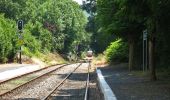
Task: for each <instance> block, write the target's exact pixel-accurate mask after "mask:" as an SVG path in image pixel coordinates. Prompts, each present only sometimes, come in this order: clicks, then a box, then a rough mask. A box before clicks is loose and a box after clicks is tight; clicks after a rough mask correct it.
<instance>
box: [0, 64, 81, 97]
mask: <svg viewBox="0 0 170 100" xmlns="http://www.w3.org/2000/svg"><path fill="white" fill-rule="evenodd" d="M77 66H78V64H72V65H68V66H65V67H63V68H61V69H59V70H57V71H55V72H53V73H51V74H50V75H48V76H44V77H42V78H41V79H38V80H37V81H34V82H31V83H30V84H28V85H26V86H23V87H22V88H20V89H19V90H16V91H14V92H12V93H11V94H9V95H7V96H4V97H3V98H1V99H26V98H32V99H42V98H43V97H44V96H46V94H47V93H49V92H50V91H51V90H52V89H53V87H54V86H55V85H56V84H57V83H59V82H60V81H61V80H62V79H63V78H64V77H65V76H66V75H67V74H68V73H69V72H71V71H72V70H74V68H76V67H77Z"/></svg>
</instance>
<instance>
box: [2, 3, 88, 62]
mask: <svg viewBox="0 0 170 100" xmlns="http://www.w3.org/2000/svg"><path fill="white" fill-rule="evenodd" d="M1 13H4V16H5V18H4V17H3V16H0V17H2V18H1V19H0V30H1V33H0V38H1V40H0V41H1V43H0V46H1V47H0V54H1V57H0V60H1V61H3V60H4V61H7V60H8V59H9V58H10V59H13V58H14V55H15V54H16V52H17V50H18V49H19V46H21V44H22V43H20V42H21V41H24V44H23V51H24V54H26V55H29V56H33V55H36V54H38V53H39V52H42V53H49V52H61V53H66V52H70V51H71V52H76V50H73V51H72V50H71V49H70V48H74V47H75V46H77V45H81V46H82V47H86V46H87V45H88V44H89V41H90V34H89V33H87V32H86V31H85V26H86V23H87V18H86V17H85V15H84V13H83V11H82V10H81V8H80V6H79V5H78V4H77V3H75V2H73V1H72V0H1V1H0V14H1ZM6 18H10V20H9V19H6ZM18 19H22V20H23V21H24V31H23V37H22V40H21V41H20V40H19V39H18V36H17V35H16V32H17V29H16V27H14V26H16V23H15V22H14V21H12V20H15V21H17V20H18ZM14 33H15V35H12V34H14ZM4 34H5V35H4ZM83 50H84V49H82V51H83ZM1 61H0V62H1Z"/></svg>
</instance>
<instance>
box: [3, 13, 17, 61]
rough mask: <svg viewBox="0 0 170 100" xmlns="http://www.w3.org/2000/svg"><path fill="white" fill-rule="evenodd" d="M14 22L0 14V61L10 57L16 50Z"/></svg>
mask: <svg viewBox="0 0 170 100" xmlns="http://www.w3.org/2000/svg"><path fill="white" fill-rule="evenodd" d="M14 25H15V22H14V21H12V20H9V19H6V18H4V15H1V14H0V62H7V61H8V59H12V58H13V57H14V54H15V52H16V50H15V49H16V46H15V44H16V41H15V40H16V37H17V35H16V28H15V27H14Z"/></svg>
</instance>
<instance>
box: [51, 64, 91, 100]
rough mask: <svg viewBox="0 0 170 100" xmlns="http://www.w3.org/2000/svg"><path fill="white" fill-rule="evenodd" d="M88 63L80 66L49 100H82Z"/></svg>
mask: <svg viewBox="0 0 170 100" xmlns="http://www.w3.org/2000/svg"><path fill="white" fill-rule="evenodd" d="M88 65H89V64H88V63H84V64H82V65H81V66H80V67H79V68H78V69H77V70H76V71H75V72H74V73H73V74H72V75H71V76H70V77H69V78H68V79H67V80H66V81H65V83H64V84H63V85H62V86H61V87H59V89H57V90H56V91H55V92H54V93H53V94H52V98H50V100H54V99H55V100H83V99H84V95H85V88H86V80H87V72H88Z"/></svg>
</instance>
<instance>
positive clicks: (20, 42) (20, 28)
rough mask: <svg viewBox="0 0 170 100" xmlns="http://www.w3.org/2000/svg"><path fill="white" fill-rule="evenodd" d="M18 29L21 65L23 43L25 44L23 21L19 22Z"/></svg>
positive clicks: (20, 61) (20, 60)
mask: <svg viewBox="0 0 170 100" xmlns="http://www.w3.org/2000/svg"><path fill="white" fill-rule="evenodd" d="M17 28H18V38H19V40H18V43H19V45H20V47H19V63H20V64H22V57H21V55H22V44H23V43H22V42H23V37H22V33H23V20H19V21H18V22H17Z"/></svg>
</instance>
